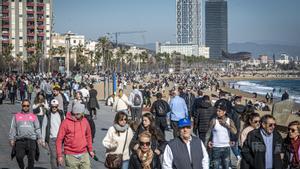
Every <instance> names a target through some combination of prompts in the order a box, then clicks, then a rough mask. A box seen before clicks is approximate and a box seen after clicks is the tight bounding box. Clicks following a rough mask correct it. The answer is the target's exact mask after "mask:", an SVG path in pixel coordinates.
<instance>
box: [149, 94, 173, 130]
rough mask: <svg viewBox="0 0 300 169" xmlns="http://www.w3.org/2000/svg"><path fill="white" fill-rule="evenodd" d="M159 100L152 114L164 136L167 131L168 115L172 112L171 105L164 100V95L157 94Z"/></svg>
mask: <svg viewBox="0 0 300 169" xmlns="http://www.w3.org/2000/svg"><path fill="white" fill-rule="evenodd" d="M156 98H157V100H156V101H155V102H154V103H153V104H152V106H151V109H150V112H151V113H152V114H153V115H154V117H155V124H156V126H157V127H159V129H160V130H161V132H162V133H163V135H165V130H166V128H167V127H168V126H167V114H168V113H169V112H170V111H171V108H170V105H169V104H168V102H166V101H165V100H163V99H162V94H161V93H157V94H156Z"/></svg>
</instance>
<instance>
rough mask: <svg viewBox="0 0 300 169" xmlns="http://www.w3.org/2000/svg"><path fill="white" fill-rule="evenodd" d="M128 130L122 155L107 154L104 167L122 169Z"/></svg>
mask: <svg viewBox="0 0 300 169" xmlns="http://www.w3.org/2000/svg"><path fill="white" fill-rule="evenodd" d="M127 136H128V129H127V131H126V137H125V144H124V147H123V151H122V154H107V156H106V159H105V163H104V166H105V167H106V168H109V169H121V168H122V163H123V153H124V150H125V146H126V143H127Z"/></svg>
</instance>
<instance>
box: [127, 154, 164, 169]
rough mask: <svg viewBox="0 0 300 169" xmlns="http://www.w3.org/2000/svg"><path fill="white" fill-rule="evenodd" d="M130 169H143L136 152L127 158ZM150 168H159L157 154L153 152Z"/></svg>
mask: <svg viewBox="0 0 300 169" xmlns="http://www.w3.org/2000/svg"><path fill="white" fill-rule="evenodd" d="M128 168H130V169H143V167H142V164H141V161H140V159H139V157H138V156H137V154H136V153H133V154H131V156H130V160H129V167H128ZM151 169H161V164H160V160H159V156H158V155H156V154H155V153H154V154H153V159H152V163H151Z"/></svg>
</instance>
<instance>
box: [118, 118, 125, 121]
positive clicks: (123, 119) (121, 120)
mask: <svg viewBox="0 0 300 169" xmlns="http://www.w3.org/2000/svg"><path fill="white" fill-rule="evenodd" d="M119 121H127V119H126V118H125V119H120V120H119Z"/></svg>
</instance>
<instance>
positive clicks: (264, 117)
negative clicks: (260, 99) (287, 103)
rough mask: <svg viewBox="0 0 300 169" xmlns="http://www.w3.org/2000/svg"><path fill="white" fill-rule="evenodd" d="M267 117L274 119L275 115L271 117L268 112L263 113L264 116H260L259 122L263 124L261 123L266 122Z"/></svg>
mask: <svg viewBox="0 0 300 169" xmlns="http://www.w3.org/2000/svg"><path fill="white" fill-rule="evenodd" d="M268 119H273V120H275V117H273V116H272V115H270V114H266V115H264V116H262V117H261V119H260V123H261V124H263V123H264V124H266V123H267V121H268Z"/></svg>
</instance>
